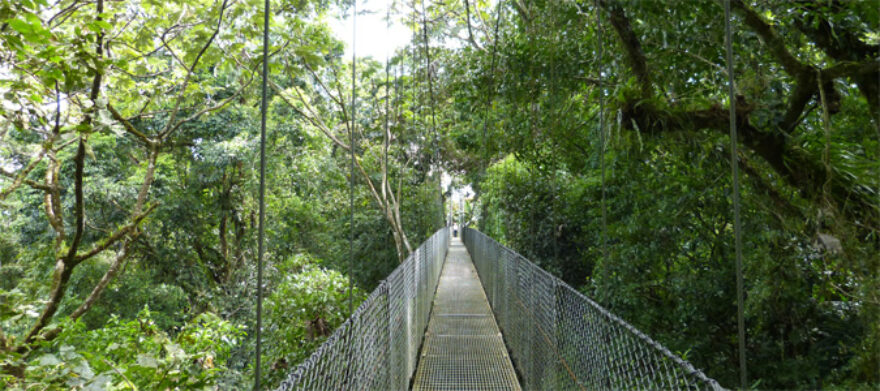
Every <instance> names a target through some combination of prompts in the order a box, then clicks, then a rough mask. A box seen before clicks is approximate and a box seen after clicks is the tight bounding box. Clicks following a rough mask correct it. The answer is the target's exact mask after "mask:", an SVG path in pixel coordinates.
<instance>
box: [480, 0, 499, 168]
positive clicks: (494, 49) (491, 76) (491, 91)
mask: <svg viewBox="0 0 880 391" xmlns="http://www.w3.org/2000/svg"><path fill="white" fill-rule="evenodd" d="M501 3H502V1H499V2H498V4H497V5H496V6H495V33H494V37H493V39H492V65H491V67H490V68H489V69H490V71H489V93H488V94H487V96H486V111H485V113H484V114H483V161H484V164H485V168H488V167H489V162H488V157H487V155H488V148H487V147H488V138H487V137H486V130H487V127H488V126H489V110H491V109H492V103H493V102H494V101H495V61H496V56H497V54H498V28H499V26H500V25H501V11H503V10H504V8H503V7H502V6H501Z"/></svg>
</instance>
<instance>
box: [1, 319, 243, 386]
mask: <svg viewBox="0 0 880 391" xmlns="http://www.w3.org/2000/svg"><path fill="white" fill-rule="evenodd" d="M152 318H153V314H152V313H151V312H150V310H149V309H147V308H145V309H144V310H143V311H141V312H140V313H139V314H138V315H137V317H135V318H134V319H132V320H127V321H126V320H122V319H120V318H118V317H112V318H110V320H109V321H108V322H107V323H106V324H105V325H104V326H103V327H101V328H98V329H93V330H88V329H87V328H86V325H85V324H84V323H82V322H68V323H67V324H64V325H63V326H64V329H63V331H62V332H61V334H60V335H59V336H58V337H57V338H55V339H54V340H53V341H51V342H45V343H43V344H42V346H41V350H40V351H39V352H34V353H32V354H30V355H29V356H26V357H21V356H18V355H16V354H6V355H4V357H2V359H0V362H2V363H3V365H12V366H23V367H24V377H23V378H15V377H11V376H6V377H4V378H3V379H2V380H3V381H5V382H6V385H7V387H8V389H10V390H25V389H32V388H33V387H34V386H37V385H39V387H40V388H41V389H53V390H54V389H59V390H60V389H78V390H80V389H81V390H138V389H205V390H207V389H214V387H215V386H216V384H217V381H218V379H219V378H220V377H221V376H223V375H226V372H227V371H228V368H226V367H225V364H224V363H225V362H226V359H227V358H228V356H229V354H230V350H231V348H232V347H233V346H235V345H236V344H238V343H239V341H240V339H241V338H243V337H244V333H243V332H242V331H241V329H240V328H239V327H236V326H234V325H233V324H231V323H229V322H227V321H224V320H222V319H220V318H219V317H218V316H217V315H215V314H212V313H202V314H200V315H198V316H196V317H195V318H194V319H193V320H192V321H190V322H188V323H187V324H186V325H185V326H184V327H183V328H182V329H181V330H179V331H178V332H177V333H175V335H169V334H168V333H166V332H165V331H162V330H161V329H160V328H159V327H158V325H156V323H155V322H154V321H153V319H152Z"/></svg>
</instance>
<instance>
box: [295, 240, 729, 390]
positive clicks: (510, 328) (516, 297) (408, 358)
mask: <svg viewBox="0 0 880 391" xmlns="http://www.w3.org/2000/svg"><path fill="white" fill-rule="evenodd" d="M461 236H462V237H461V238H457V237H450V234H449V229H448V228H443V229H441V230H439V231H438V232H437V233H435V234H434V235H433V236H431V237H430V238H429V239H428V240H427V241H425V243H423V244H422V245H421V246H420V247H419V248H418V249H417V250H415V251H414V252H413V253H412V254H411V255H410V256H409V257H408V258H407V259H406V260H405V261H404V262H403V263H402V264H401V265H400V266H398V267H397V269H395V270H394V271H393V272H392V273H391V274H390V275H389V276H388V277H387V278H386V279H385V280H383V281H382V282H381V283H380V284H379V287H378V288H376V290H374V291H373V292H372V293H371V294H370V296H369V297H368V298H367V299H366V300H365V301H364V302H363V303H362V304H361V305H360V307H358V308H357V309H356V310H355V311H354V313H353V315H352V316H351V317H350V318H349V319H348V320H347V321H346V322H345V323H344V324H343V325H342V326H341V327H339V328H338V329H337V330H336V331H335V332H334V333H333V335H331V336H330V337H329V338H328V339H327V341H326V342H325V343H324V344H323V345H322V346H321V347H320V348H318V350H317V351H315V353H314V354H312V356H311V357H310V358H308V359H307V360H306V361H305V362H303V363H302V364H300V365H299V366H298V367H296V368H294V369H293V370H292V371H291V372H290V374H289V375H288V377H287V379H286V380H284V381H283V382H282V383H281V385H280V387H279V388H278V390H281V391H287V390H406V389H412V390H420V391H422V390H521V389H525V390H597V389H598V390H612V389H614V390H616V389H662V390H721V389H722V388H721V386H720V385H719V384H718V383H717V382H716V381H715V380H713V379H710V378H708V377H707V376H706V375H705V374H703V372H702V371H700V370H699V369H696V368H694V367H693V366H692V365H691V364H690V363H688V362H687V361H685V360H683V359H682V358H681V357H679V356H677V355H676V354H674V353H672V352H670V351H669V350H668V349H666V348H665V347H663V346H662V345H660V344H659V343H657V342H656V341H654V340H652V339H651V338H650V337H649V336H647V335H645V334H644V333H642V332H640V331H639V330H637V329H636V328H635V327H633V326H632V325H630V324H628V323H627V322H625V321H624V320H622V319H620V318H618V317H617V316H615V315H614V314H612V313H611V312H609V311H608V310H606V309H604V308H602V306H600V305H599V304H597V303H596V302H594V301H592V300H590V299H589V298H588V297H586V296H584V295H583V294H581V293H580V292H578V291H577V290H575V289H573V288H572V287H570V286H568V285H566V284H565V283H564V282H562V281H561V280H560V279H558V278H556V277H554V276H552V275H551V274H549V273H548V272H546V271H545V270H542V269H541V268H539V267H538V266H537V265H535V264H534V263H532V262H531V261H529V260H528V259H526V258H524V257H523V256H521V255H519V254H517V253H516V252H515V251H513V250H511V249H509V248H507V247H504V246H502V245H500V244H499V243H498V242H496V241H495V240H493V239H491V238H489V237H488V236H486V235H484V234H482V233H480V232H478V231H476V230H473V229H469V228H465V229H464V230H463V232H462V235H461Z"/></svg>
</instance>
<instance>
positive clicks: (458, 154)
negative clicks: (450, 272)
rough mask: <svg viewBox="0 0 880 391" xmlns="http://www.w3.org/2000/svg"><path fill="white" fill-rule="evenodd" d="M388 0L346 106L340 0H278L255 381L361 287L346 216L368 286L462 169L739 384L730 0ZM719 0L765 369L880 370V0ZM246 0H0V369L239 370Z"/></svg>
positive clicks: (248, 83) (215, 381)
mask: <svg viewBox="0 0 880 391" xmlns="http://www.w3.org/2000/svg"><path fill="white" fill-rule="evenodd" d="M388 4H393V10H392V11H391V15H392V16H391V17H392V18H394V19H397V20H400V21H401V22H402V23H405V24H406V25H407V26H408V27H410V28H411V29H412V32H413V38H412V41H411V44H410V45H409V46H408V47H406V48H402V49H400V50H398V51H397V52H396V54H395V55H394V56H393V57H391V58H390V59H388V60H387V62H386V59H376V58H359V59H358V61H357V72H356V75H357V80H356V87H355V92H354V93H355V94H356V97H355V98H356V99H355V101H356V106H355V107H354V108H353V107H352V105H351V102H352V80H351V79H350V75H351V73H352V62H351V59H350V58H347V57H346V56H344V44H343V42H341V41H340V40H339V39H338V38H336V37H335V36H334V35H333V33H332V31H331V29H330V28H329V27H328V20H329V18H331V17H336V16H337V15H339V13H340V12H343V11H344V10H350V7H351V6H352V4H351V2H350V1H347V0H337V1H322V0H295V1H294V0H278V1H275V0H273V1H272V7H273V10H274V11H273V13H272V16H271V18H272V21H271V26H270V33H271V34H270V38H271V42H272V45H271V48H270V52H271V54H270V58H269V70H270V73H269V86H270V91H269V98H270V103H269V111H268V129H269V131H268V141H267V142H268V145H267V150H268V167H267V178H268V182H267V184H266V186H267V189H266V207H267V220H266V222H267V226H266V244H267V253H266V266H265V269H266V281H265V283H266V300H265V306H264V311H265V312H264V314H265V319H264V329H265V331H264V334H263V335H264V350H263V352H264V356H263V360H262V362H263V365H264V368H263V373H264V374H265V377H266V379H265V382H268V383H269V385H270V386H271V385H274V384H277V383H278V382H279V381H280V380H281V379H282V378H283V377H284V376H285V374H286V373H287V371H288V370H289V369H291V368H293V367H294V366H295V365H296V364H297V363H299V362H301V361H302V360H304V359H305V358H306V357H308V355H309V354H310V353H311V352H312V351H313V350H314V349H315V348H316V347H317V346H318V345H319V344H320V343H321V342H322V341H323V340H324V339H325V338H326V337H327V336H329V335H330V334H331V333H332V331H333V329H334V328H335V327H337V326H338V325H340V324H341V323H342V322H343V320H344V319H345V318H346V317H347V314H348V309H347V308H348V300H349V295H348V290H347V286H348V277H349V276H348V275H347V273H348V271H347V270H348V269H347V267H346V266H345V265H346V262H347V261H348V259H349V258H348V248H349V242H348V238H349V234H352V233H353V236H354V238H355V239H354V248H355V259H356V260H357V262H356V263H355V268H354V273H353V275H352V276H351V277H352V279H353V281H354V285H355V286H356V289H355V290H354V296H355V297H354V300H355V301H356V302H357V300H360V299H362V298H363V297H364V295H365V294H366V293H368V292H370V291H371V290H372V289H373V288H374V287H376V285H377V284H378V283H379V281H380V280H381V279H382V278H384V277H385V276H386V275H387V274H388V273H389V272H390V271H391V270H393V269H394V268H395V266H396V265H397V264H398V263H399V262H400V260H402V259H403V258H405V257H406V255H407V254H408V253H409V252H410V251H411V250H412V249H414V248H416V247H417V246H418V244H419V243H421V242H422V241H423V240H424V239H425V238H427V237H428V236H429V235H430V234H431V233H433V232H434V231H435V230H436V229H437V228H439V227H441V226H442V225H443V224H444V218H443V217H442V216H443V215H444V213H445V212H444V211H445V209H444V207H443V204H442V203H443V202H444V200H446V199H448V197H449V196H450V194H451V193H450V192H451V190H452V189H453V188H456V187H462V186H465V185H470V186H471V187H472V189H473V190H474V192H475V194H476V195H475V197H474V198H472V199H470V200H469V203H468V205H467V206H466V208H465V210H466V212H467V215H466V216H465V219H466V220H467V221H469V222H470V223H471V224H472V225H475V226H476V227H477V228H479V229H480V230H482V231H483V232H485V233H487V234H489V235H490V236H492V237H494V238H496V239H497V240H499V241H500V242H502V243H504V244H506V245H508V246H510V247H512V248H514V249H516V250H517V251H519V252H521V253H522V254H523V255H525V256H527V257H529V258H530V259H532V260H534V261H535V262H536V263H538V264H539V265H540V266H542V267H544V268H546V269H547V270H549V271H550V272H552V273H554V274H556V275H558V276H560V277H562V278H563V279H564V280H565V281H566V282H568V283H569V284H571V285H572V286H574V287H577V288H578V289H580V290H581V291H582V292H584V293H586V294H588V295H589V296H591V297H593V298H595V299H596V300H597V301H598V302H600V303H601V304H603V305H605V306H606V307H608V308H609V309H610V310H611V311H613V312H614V313H616V314H617V315H619V316H620V317H622V318H623V319H626V320H627V321H629V322H631V323H633V324H634V325H635V326H637V327H638V328H640V329H641V330H643V331H644V332H646V333H647V334H648V335H651V336H652V337H654V338H655V339H657V340H658V341H659V342H661V343H663V344H664V345H666V346H667V347H669V348H670V350H672V351H674V352H676V353H678V354H680V355H682V356H683V357H685V358H686V359H687V360H689V361H691V362H692V363H693V364H694V365H695V366H697V367H699V368H703V369H704V370H705V372H706V373H707V374H708V375H709V376H710V377H713V378H716V379H718V380H719V382H721V384H722V385H725V386H727V387H735V386H736V385H737V381H738V380H737V379H738V377H737V330H736V327H737V325H736V296H735V291H736V290H735V277H734V276H735V266H734V265H735V263H734V257H733V253H734V249H733V243H734V240H733V223H732V210H733V206H732V201H731V200H732V197H731V191H732V190H731V189H732V183H731V181H732V180H731V167H730V160H729V159H730V154H729V145H730V138H729V136H728V107H729V103H730V102H729V101H728V99H727V90H726V88H727V80H728V75H727V71H726V68H725V57H724V35H723V32H724V26H723V8H722V2H721V1H719V0H691V1H684V0H682V1H660V0H597V1H593V0H557V1H545V0H506V1H504V0H502V1H497V2H496V1H486V0H466V1H458V0H436V1H425V3H424V8H423V6H422V4H421V3H416V2H400V1H398V2H393V3H392V2H391V1H389V2H388ZM731 6H732V9H733V21H732V23H733V28H734V35H733V41H732V42H733V50H734V53H735V72H734V73H735V74H734V75H733V76H734V77H735V80H736V83H735V89H736V94H737V98H736V100H737V104H736V111H737V118H738V122H737V125H738V128H739V139H738V140H737V142H738V144H739V146H740V153H739V155H738V156H737V159H738V160H737V162H736V164H737V165H738V167H739V169H740V170H741V172H742V174H743V175H742V187H741V194H742V200H743V238H744V265H745V283H746V285H745V288H746V301H745V303H746V306H745V320H746V329H747V340H746V347H747V349H746V350H747V357H748V364H749V372H750V378H751V380H752V382H753V387H754V388H759V389H765V388H766V389H780V388H782V389H820V388H830V389H834V388H840V389H854V388H862V389H874V388H876V387H878V384H880V1H878V0H852V1H846V0H815V1H813V0H731ZM382 12H384V11H382ZM423 16H424V17H425V20H426V21H427V22H426V23H425V24H424V25H422V24H421V23H420V22H421V20H422V17H423ZM262 17H263V14H262V1H257V0H182V1H168V0H139V1H132V2H124V1H111V0H0V94H2V97H0V388H3V389H10V390H25V389H28V390H31V389H88V390H93V389H206V388H207V389H215V388H220V389H241V388H247V387H249V384H251V382H252V381H253V373H254V368H253V365H254V364H253V362H254V357H253V355H254V337H253V334H254V333H253V331H254V327H255V326H254V325H255V323H254V318H255V284H256V252H257V250H256V248H257V246H256V238H257V223H256V220H257V217H256V214H257V210H258V204H257V200H258V197H257V190H258V179H259V130H260V88H259V87H260V78H261V74H260V68H261V65H262V61H263V58H262V54H261V53H262V52H261V44H262ZM600 20H601V22H599V21H600ZM423 27H424V30H422V29H423ZM600 38H601V46H600ZM426 48H427V50H426ZM600 49H601V53H602V54H601V56H600ZM600 96H601V97H602V98H603V101H602V104H601V105H600ZM352 110H356V112H357V116H356V121H355V123H354V124H352V121H351V117H352ZM600 121H601V122H603V123H604V125H605V126H604V127H600ZM603 129H604V132H603V131H602V130H603ZM350 132H353V133H354V136H355V137H354V139H355V142H354V143H352V142H351V141H350V138H349V137H350ZM603 141H604V142H603ZM352 150H354V154H355V156H356V161H355V163H356V164H355V170H354V173H353V176H354V182H355V186H354V200H355V201H354V202H355V212H354V218H353V220H352V222H353V223H350V221H349V218H350V216H349V211H350V209H349V203H348V202H349V199H348V197H349V193H348V192H349V174H350V171H349V164H350V160H349V159H350V157H349V156H350V155H349V153H350V152H351V151H352ZM437 167H442V170H443V171H444V172H446V173H448V174H449V175H451V176H452V177H453V178H454V179H453V181H452V183H451V184H449V185H448V186H447V187H445V188H442V189H441V191H438V187H439V185H440V183H439V181H440V179H439V178H440V177H439V175H438V172H439V170H438V169H437ZM603 173H604V174H603ZM603 178H604V180H603ZM603 200H604V205H605V210H606V216H605V221H607V224H605V225H603V224H602V221H603V213H602V210H603ZM603 243H606V245H607V251H603V245H602V244H603ZM355 304H356V303H355Z"/></svg>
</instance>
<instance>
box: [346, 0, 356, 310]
mask: <svg viewBox="0 0 880 391" xmlns="http://www.w3.org/2000/svg"><path fill="white" fill-rule="evenodd" d="M356 76H357V0H354V1H352V13H351V126H349V128H348V139H349V152H351V164H350V166H349V177H348V207H349V211H350V216H349V221H348V224H349V232H348V314H349V316H350V315H351V314H353V313H354V296H353V295H352V293H353V288H352V285H354V284H353V281H352V280H353V278H354V165H355V160H354V159H355V156H354V153H355V151H354V150H355V145H354V131H355V127H356V126H357V122H356V121H357V90H356V88H357V78H356Z"/></svg>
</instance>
